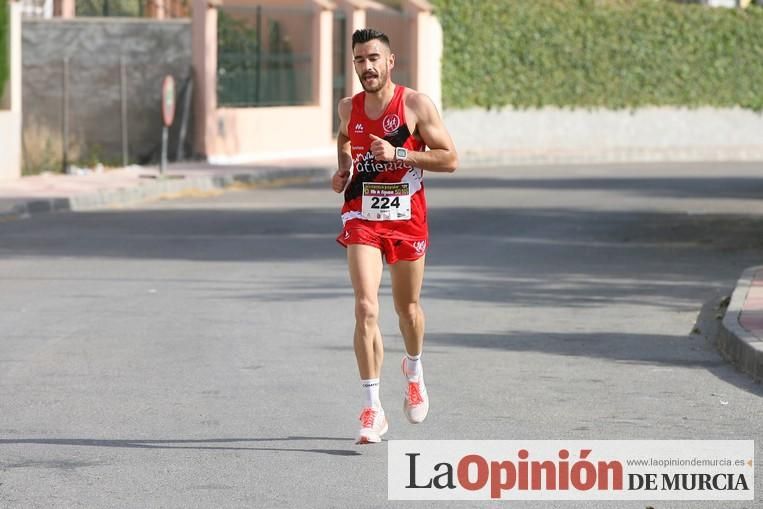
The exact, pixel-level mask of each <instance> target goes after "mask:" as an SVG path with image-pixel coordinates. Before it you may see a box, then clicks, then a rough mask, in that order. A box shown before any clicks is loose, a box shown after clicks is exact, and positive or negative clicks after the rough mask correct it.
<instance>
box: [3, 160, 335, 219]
mask: <svg viewBox="0 0 763 509" xmlns="http://www.w3.org/2000/svg"><path fill="white" fill-rule="evenodd" d="M329 177H330V170H329V169H328V168H318V167H316V168H299V169H283V168H277V169H272V168H262V169H253V170H250V171H247V172H243V173H236V174H231V175H208V176H191V177H185V176H177V175H170V176H168V177H167V178H166V179H162V180H159V179H145V180H142V181H139V182H138V184H137V185H135V186H131V187H121V188H115V189H101V190H98V191H95V192H91V193H84V194H79V195H74V196H69V197H56V198H45V199H34V200H28V201H26V202H23V203H19V204H16V205H14V206H13V208H11V209H10V210H6V211H0V221H6V220H12V219H21V218H27V217H30V216H34V215H39V214H48V213H53V212H80V211H88V210H98V209H104V208H110V207H120V206H128V205H136V204H139V203H143V202H146V201H149V200H157V199H161V198H163V197H167V196H170V195H175V194H179V193H184V192H193V191H199V192H204V191H213V190H217V189H225V188H228V187H232V186H237V185H238V186H241V185H243V186H258V185H263V186H282V185H288V184H299V183H306V182H321V181H325V180H327V179H328V178H329Z"/></svg>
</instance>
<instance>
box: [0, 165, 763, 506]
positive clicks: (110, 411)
mask: <svg viewBox="0 0 763 509" xmlns="http://www.w3.org/2000/svg"><path fill="white" fill-rule="evenodd" d="M759 170H760V169H759V167H758V166H757V165H753V164H734V165H721V164H705V165H698V164H687V165H632V166H628V165H621V166H573V167H529V168H512V169H492V170H491V169H482V170H467V169H463V170H461V171H460V172H459V173H456V174H455V175H447V176H429V180H428V193H429V195H428V196H429V200H430V203H431V206H432V209H431V214H430V218H431V219H430V220H431V230H432V247H431V251H430V254H429V258H428V266H429V268H428V272H427V276H426V290H425V295H424V306H425V310H426V311H427V316H428V324H429V329H428V330H429V332H428V335H427V343H426V347H425V357H424V362H425V365H426V369H427V374H428V386H429V390H430V394H431V396H432V411H431V414H430V418H429V419H428V421H427V422H426V423H425V424H423V425H421V426H418V427H413V426H410V425H408V424H407V423H406V422H405V421H404V418H403V415H402V410H401V409H400V406H401V398H402V389H403V381H402V379H401V377H400V375H399V373H398V358H399V356H400V355H401V352H402V347H401V345H402V341H401V338H400V337H399V334H398V333H396V319H395V317H394V315H393V313H392V304H391V299H390V295H389V289H388V286H385V288H384V290H383V299H382V306H383V310H382V330H383V332H384V334H385V338H386V343H387V345H388V348H387V363H386V364H385V367H384V372H383V381H382V401H383V402H384V403H385V406H386V408H387V410H388V415H389V417H390V420H391V428H390V432H389V435H388V438H390V439H418V438H430V439H472V438H473V439H480V438H490V439H573V438H576V439H577V438H590V439H750V438H754V439H758V438H759V437H760V436H761V434H763V388H762V387H761V385H759V384H755V383H753V382H751V380H750V378H749V377H747V376H745V375H742V374H739V373H737V372H736V371H735V370H734V369H733V368H731V367H730V366H729V365H728V364H727V363H726V362H725V361H724V360H722V359H721V358H720V356H719V355H718V354H717V353H716V351H715V349H714V348H713V347H712V346H710V345H709V343H708V342H707V341H706V340H705V338H704V337H703V336H702V334H701V333H696V332H695V333H692V331H693V330H696V329H695V327H697V328H698V329H699V331H700V332H706V331H708V330H710V329H712V323H713V321H714V311H713V306H714V304H715V303H716V302H717V301H719V300H720V299H721V297H722V296H724V295H728V294H729V292H730V289H731V287H732V286H733V284H734V282H735V280H736V278H737V277H738V276H739V274H740V273H741V271H742V270H743V269H744V268H745V267H748V266H751V265H755V264H759V263H760V258H761V253H762V252H763V240H761V236H760V231H761V229H763V201H761V200H760V197H761V196H762V195H763V179H761V178H760V176H759V172H760V171H759ZM338 205H339V198H338V196H337V195H334V194H332V193H331V192H330V191H328V189H327V187H323V186H318V185H308V186H302V187H296V188H288V189H269V190H256V191H234V192H227V193H225V194H222V195H217V196H209V197H206V198H198V199H187V200H175V201H165V202H156V203H152V204H149V205H145V206H142V207H139V208H133V209H129V210H118V211H105V212H87V213H76V214H75V213H62V214H54V215H42V216H33V217H32V218H30V219H28V220H20V221H9V222H4V223H0V284H1V285H2V288H3V291H2V293H0V309H3V310H4V312H3V313H2V314H0V330H3V331H4V333H3V335H2V336H0V401H2V412H0V506H2V507H25V508H26V507H66V508H71V507H289V508H291V507H382V506H388V505H391V504H387V501H386V445H384V444H382V445H379V446H372V447H363V448H360V447H356V446H354V445H353V444H352V437H353V435H354V433H355V431H356V420H355V419H356V417H357V414H358V413H359V410H360V407H359V403H360V390H359V388H358V382H357V375H356V372H355V366H354V357H353V354H352V349H351V342H350V341H351V340H350V336H351V332H352V322H351V316H352V296H351V293H350V291H349V282H348V279H347V276H346V271H345V265H344V259H343V252H342V250H341V249H340V248H339V247H338V246H337V245H336V244H335V242H334V240H333V238H334V236H335V235H336V233H337V232H338V229H339V224H338V214H337V207H338ZM703 306H704V308H705V312H704V313H703V314H702V316H700V317H699V318H698V313H699V311H700V309H702V308H703ZM761 452H762V451H761V445H760V442H758V444H756V453H757V457H756V465H757V467H758V469H760V467H761V459H760V458H761ZM440 505H445V506H458V507H461V506H466V505H465V504H458V503H450V504H437V506H438V507H439V506H440ZM512 505H519V504H516V503H514V504H512ZM646 505H647V504H646V503H617V504H612V503H604V504H593V503H582V504H580V503H578V504H575V503H559V504H556V505H554V504H549V503H535V504H533V503H523V504H521V507H528V508H533V509H536V508H537V509H540V508H548V507H562V508H573V507H574V508H583V507H585V508H589V507H593V508H599V507H602V508H603V507H618V508H620V507H625V508H631V507H632V508H637V507H638V508H643V507H645V506H646ZM650 505H653V506H654V507H656V508H665V507H671V508H673V507H687V508H708V509H710V508H713V509H714V508H716V507H721V506H719V505H718V504H717V503H709V502H708V503H701V502H695V503H685V504H678V503H670V504H650ZM397 506H400V507H403V506H406V504H397ZM416 506H417V507H418V506H421V507H425V506H427V504H421V503H418V504H416ZM470 506H471V505H470ZM486 506H487V505H486ZM722 507H724V508H725V507H731V508H741V507H746V508H750V507H763V482H761V480H760V476H758V480H757V482H756V502H754V503H753V502H748V503H724V504H723V506H722Z"/></svg>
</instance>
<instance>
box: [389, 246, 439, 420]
mask: <svg viewBox="0 0 763 509" xmlns="http://www.w3.org/2000/svg"><path fill="white" fill-rule="evenodd" d="M424 258H425V257H424V256H422V257H421V258H419V259H418V260H415V261H403V260H401V261H398V262H395V263H393V264H391V265H390V266H389V270H390V276H391V280H392V298H393V300H394V302H395V311H396V312H397V316H398V321H399V324H400V333H401V334H402V335H403V340H404V342H405V351H406V355H405V357H403V365H402V368H403V374H404V375H405V376H406V377H407V378H408V388H407V390H406V394H405V400H404V402H403V411H404V413H405V416H406V417H407V418H408V420H409V421H410V422H412V423H414V424H418V423H420V422H422V421H423V420H424V419H425V418H426V416H427V413H428V412H429V397H428V395H427V391H426V386H425V385H424V369H423V367H422V365H421V353H422V349H423V346H424V311H423V310H422V309H421V303H420V297H421V285H422V283H423V281H424Z"/></svg>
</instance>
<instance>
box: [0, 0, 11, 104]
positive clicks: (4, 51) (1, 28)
mask: <svg viewBox="0 0 763 509" xmlns="http://www.w3.org/2000/svg"><path fill="white" fill-rule="evenodd" d="M0 1H2V0H0ZM10 23H11V16H10V5H8V3H7V2H2V3H0V98H2V97H3V92H4V91H5V83H6V82H7V81H8V77H9V76H10V58H11V55H10V46H9V43H10V32H11V26H10Z"/></svg>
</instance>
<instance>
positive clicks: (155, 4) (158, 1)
mask: <svg viewBox="0 0 763 509" xmlns="http://www.w3.org/2000/svg"><path fill="white" fill-rule="evenodd" d="M168 3H169V0H151V1H150V2H149V3H148V6H149V9H148V17H149V18H153V19H165V18H166V17H167V4H168Z"/></svg>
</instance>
